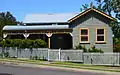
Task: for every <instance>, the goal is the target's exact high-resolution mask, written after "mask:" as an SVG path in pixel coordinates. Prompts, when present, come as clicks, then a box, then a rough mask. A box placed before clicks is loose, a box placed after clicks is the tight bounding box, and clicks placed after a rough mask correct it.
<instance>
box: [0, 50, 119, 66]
mask: <svg viewBox="0 0 120 75" xmlns="http://www.w3.org/2000/svg"><path fill="white" fill-rule="evenodd" d="M2 50H3V49H2V48H0V53H1V52H2ZM4 51H5V52H6V51H7V52H9V55H10V56H11V57H14V56H17V57H18V58H30V56H32V57H33V56H38V57H39V58H40V59H46V60H48V61H70V62H81V63H84V64H91V65H114V66H115V65H116V66H118V65H119V66H120V53H84V52H83V51H82V50H61V49H59V50H58V49H47V48H45V49H44V48H33V49H32V52H31V51H30V49H16V48H6V49H4Z"/></svg>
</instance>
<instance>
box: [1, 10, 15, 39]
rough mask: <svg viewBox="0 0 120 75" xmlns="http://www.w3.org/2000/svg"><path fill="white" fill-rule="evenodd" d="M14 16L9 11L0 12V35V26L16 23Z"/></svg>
mask: <svg viewBox="0 0 120 75" xmlns="http://www.w3.org/2000/svg"><path fill="white" fill-rule="evenodd" d="M16 24H17V21H16V18H15V17H14V16H13V15H12V14H11V13H10V12H1V13H0V31H1V32H0V37H2V28H3V27H4V26H5V25H16Z"/></svg>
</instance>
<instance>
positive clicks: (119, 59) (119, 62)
mask: <svg viewBox="0 0 120 75" xmlns="http://www.w3.org/2000/svg"><path fill="white" fill-rule="evenodd" d="M119 55H120V53H119V52H118V65H120V57H119Z"/></svg>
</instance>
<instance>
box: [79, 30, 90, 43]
mask: <svg viewBox="0 0 120 75" xmlns="http://www.w3.org/2000/svg"><path fill="white" fill-rule="evenodd" d="M80 43H89V29H88V28H80Z"/></svg>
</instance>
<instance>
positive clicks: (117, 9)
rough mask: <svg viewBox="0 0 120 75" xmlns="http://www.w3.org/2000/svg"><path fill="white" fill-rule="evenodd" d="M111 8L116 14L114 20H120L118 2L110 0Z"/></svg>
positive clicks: (119, 0) (119, 3)
mask: <svg viewBox="0 0 120 75" xmlns="http://www.w3.org/2000/svg"><path fill="white" fill-rule="evenodd" d="M112 7H113V11H114V12H115V13H116V18H118V19H119V20H120V0H112Z"/></svg>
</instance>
